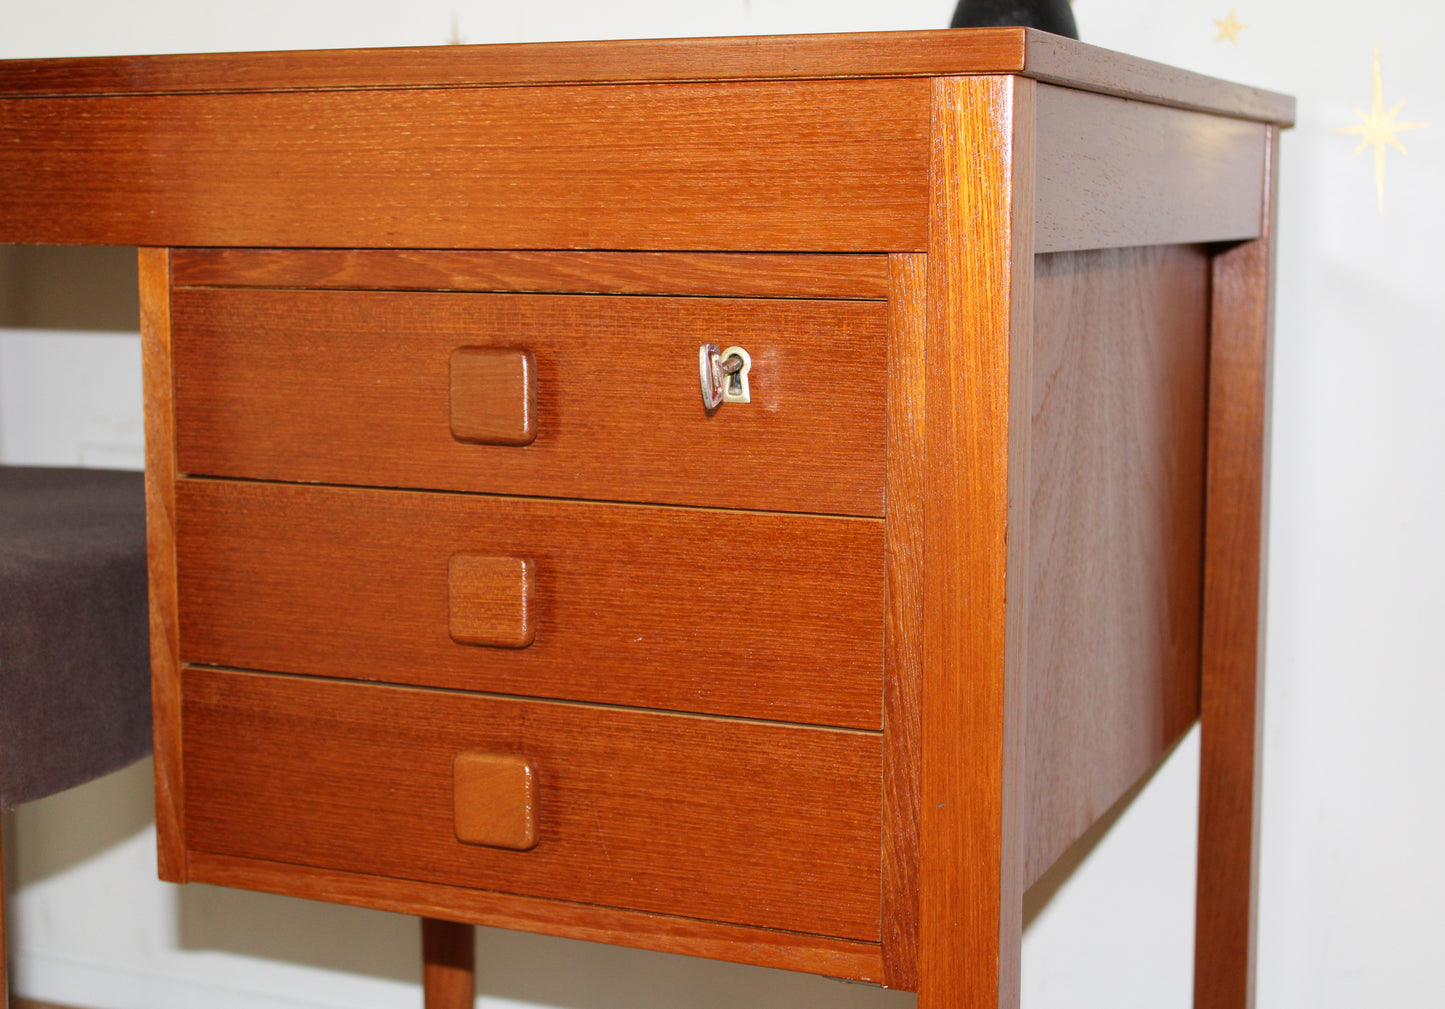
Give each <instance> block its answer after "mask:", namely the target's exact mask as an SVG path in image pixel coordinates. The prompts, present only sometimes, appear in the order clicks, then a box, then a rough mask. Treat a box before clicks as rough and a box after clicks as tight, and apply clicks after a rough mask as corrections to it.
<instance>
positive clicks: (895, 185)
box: [0, 80, 928, 252]
mask: <svg viewBox="0 0 1445 1009" xmlns="http://www.w3.org/2000/svg"><path fill="white" fill-rule="evenodd" d="M927 174H928V82H927V81H926V80H857V81H802V82H781V83H771V82H745V83H734V84H728V85H718V84H676V85H666V86H649V85H611V86H592V87H544V88H495V89H436V90H412V91H364V92H363V91H333V92H277V93H263V94H231V95H207V94H200V95H144V96H115V97H73V98H34V99H25V100H17V101H7V102H0V178H4V179H5V180H6V186H5V187H4V191H3V192H0V240H3V241H8V242H34V243H52V244H68V243H75V244H93V245H106V244H128V245H168V246H179V245H194V246H290V247H298V246H299V247H312V248H319V247H328V248H400V247H412V248H435V249H447V248H482V249H485V248H496V249H536V248H550V249H660V250H675V249H686V250H736V249H748V250H754V251H794V250H811V251H818V252H842V251H918V250H921V249H922V248H923V247H924V245H925V244H926V241H927V220H926V218H927V210H928V196H927Z"/></svg>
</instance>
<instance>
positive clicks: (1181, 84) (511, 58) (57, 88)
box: [0, 28, 1295, 126]
mask: <svg viewBox="0 0 1445 1009" xmlns="http://www.w3.org/2000/svg"><path fill="white" fill-rule="evenodd" d="M975 74H1020V75H1022V76H1025V77H1031V78H1033V79H1035V80H1040V81H1046V82H1049V83H1054V84H1063V85H1065V86H1068V87H1074V88H1079V89H1081V90H1085V91H1097V92H1101V93H1104V94H1112V95H1119V96H1123V97H1127V98H1138V99H1142V100H1145V101H1149V102H1153V103H1155V104H1164V105H1174V106H1178V107H1180V108H1191V109H1199V110H1202V111H1208V112H1217V113H1220V114H1223V115H1227V116H1232V117H1236V118H1242V119H1255V120H1258V121H1260V122H1267V123H1274V124H1277V125H1280V126H1289V125H1292V124H1293V122H1294V108H1295V103H1294V99H1293V98H1291V97H1289V96H1287V95H1281V94H1276V93H1274V92H1270V91H1263V90H1260V89H1258V88H1251V87H1245V86H1243V85H1239V84H1231V83H1229V82H1227V81H1221V80H1218V79H1216V78H1213V77H1206V76H1204V75H1202V74H1195V73H1190V72H1189V71H1186V70H1179V69H1176V68H1174V67H1170V66H1166V65H1164V64H1162V63H1154V62H1152V61H1150V60H1143V59H1138V58H1136V57H1132V56H1126V55H1123V54H1122V53H1116V52H1112V51H1110V50H1107V49H1101V48H1099V47H1097V46H1090V45H1085V44H1083V43H1081V42H1076V41H1074V40H1072V39H1066V38H1063V37H1061V36H1058V35H1050V34H1048V33H1047V32H1040V31H1035V30H1033V29H1026V28H979V29H967V30H944V31H912V32H868V33H853V34H837V35H776V36H752V37H739V38H697V39H647V40H640V41H588V42H542V43H526V44H512V45H478V46H435V47H430V46H429V47H412V48H395V49H349V50H348V49H337V50H327V51H320V52H261V53H223V54H200V55H191V54H187V55H170V56H120V57H104V58H90V59H49V60H11V61H6V62H0V98H3V97H39V96H47V95H48V96H60V95H139V94H181V93H230V92H244V91H332V90H366V89H407V88H475V87H508V86H519V85H542V84H624V83H657V82H664V81H742V80H804V79H815V80H819V79H829V80H838V79H847V78H879V77H936V76H954V75H975Z"/></svg>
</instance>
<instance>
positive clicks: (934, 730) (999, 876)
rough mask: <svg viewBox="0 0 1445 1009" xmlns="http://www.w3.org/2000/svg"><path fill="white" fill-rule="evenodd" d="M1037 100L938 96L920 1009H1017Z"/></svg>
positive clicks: (1005, 91) (953, 91)
mask: <svg viewBox="0 0 1445 1009" xmlns="http://www.w3.org/2000/svg"><path fill="white" fill-rule="evenodd" d="M1033 91H1034V85H1033V84H1032V83H1031V82H1029V81H1026V80H1023V79H1019V78H1011V77H997V78H963V79H958V80H939V81H937V82H935V85H934V126H933V129H934V144H933V151H934V162H933V168H932V177H933V190H934V203H933V207H932V222H931V234H930V249H929V278H928V338H927V365H926V370H925V376H926V379H925V380H926V383H927V384H926V391H925V396H926V401H927V407H926V420H925V434H926V439H927V451H926V453H925V487H926V494H927V496H926V498H925V503H924V527H923V528H924V556H925V558H926V564H925V565H924V578H923V596H924V642H925V644H924V656H923V694H922V699H923V716H922V734H921V739H922V774H923V778H922V806H921V808H922V831H921V833H922V839H921V848H922V859H921V865H920V880H919V920H920V936H919V965H918V969H919V978H918V983H919V1007H920V1009H951V1007H956V1006H970V1007H984V1006H988V1007H994V1006H998V1007H1000V1009H1016V1007H1017V1006H1018V1003H1019V955H1020V948H1021V944H1022V934H1023V922H1022V915H1023V879H1022V874H1023V823H1022V820H1023V808H1022V805H1023V803H1022V792H1023V740H1024V732H1023V729H1024V726H1023V705H1024V699H1023V695H1022V686H1023V684H1022V682H1021V676H1022V673H1023V670H1024V668H1025V666H1024V661H1025V658H1026V656H1025V655H1024V638H1023V631H1024V628H1025V627H1026V620H1027V602H1028V597H1027V593H1026V592H1023V591H1021V583H1022V582H1023V581H1024V577H1025V572H1026V571H1027V556H1028V555H1027V549H1026V548H1027V518H1028V516H1027V500H1028V482H1027V480H1028V434H1029V412H1028V397H1029V385H1028V379H1029V369H1028V360H1029V340H1030V329H1031V306H1030V291H1031V287H1032V280H1033V248H1032V242H1031V223H1032V220H1033V202H1034V201H1033V189H1032V174H1031V169H1032V164H1033V152H1032V147H1031V141H1032V136H1033V97H1034V96H1033Z"/></svg>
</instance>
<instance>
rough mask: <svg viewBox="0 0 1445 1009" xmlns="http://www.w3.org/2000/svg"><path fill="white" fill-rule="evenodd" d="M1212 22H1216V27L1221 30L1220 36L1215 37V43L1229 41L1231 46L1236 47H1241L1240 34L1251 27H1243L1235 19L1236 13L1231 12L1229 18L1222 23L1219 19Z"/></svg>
mask: <svg viewBox="0 0 1445 1009" xmlns="http://www.w3.org/2000/svg"><path fill="white" fill-rule="evenodd" d="M1212 20H1213V21H1214V27H1216V28H1218V29H1219V34H1218V35H1216V36H1214V41H1215V42H1224V41H1226V40H1228V41H1229V43H1230V44H1231V45H1236V46H1237V45H1239V33H1240V32H1242V31H1244V30H1245V29H1246V28H1248V27H1249V25H1242V24H1240V23H1239V22H1238V21H1236V20H1235V19H1234V11H1230V12H1229V17H1227V18H1225V19H1224V20H1222V21H1221V20H1220V19H1219V18H1213V19H1212Z"/></svg>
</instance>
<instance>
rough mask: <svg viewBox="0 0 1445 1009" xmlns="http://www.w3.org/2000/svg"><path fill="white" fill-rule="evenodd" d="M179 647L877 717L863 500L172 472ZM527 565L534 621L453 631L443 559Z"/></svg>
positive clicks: (553, 690) (518, 687) (197, 653)
mask: <svg viewBox="0 0 1445 1009" xmlns="http://www.w3.org/2000/svg"><path fill="white" fill-rule="evenodd" d="M178 498H179V509H180V515H181V524H180V536H179V539H178V542H177V550H178V556H179V561H180V612H181V625H182V626H183V627H184V628H185V636H184V638H183V639H182V642H181V645H182V656H183V657H184V659H185V660H186V661H188V662H195V663H201V664H207V665H218V666H233V667H239V668H246V669H265V670H270V671H274V672H288V673H307V674H313V675H320V676H342V677H347V678H358V679H373V680H385V681H390V682H406V683H412V684H416V685H421V686H433V687H446V688H452V689H462V690H485V691H495V692H498V693H507V694H522V695H526V696H532V697H554V698H567V699H571V700H584V701H594V702H598V703H608V704H626V705H632V706H637V707H649V708H667V709H670V710H680V711H699V712H707V713H711V714H724V715H737V716H744V717H751V718H766V719H771V720H776V721H789V722H810V723H815V724H824V725H840V726H852V727H857V728H863V729H871V730H877V729H878V728H880V725H881V712H880V707H881V694H882V689H881V687H882V675H883V668H882V667H883V619H884V617H883V608H884V578H883V526H882V523H880V522H876V521H872V520H857V519H832V518H818V517H810V516H802V515H783V514H752V513H745V512H714V511H705V510H701V509H673V508H651V507H624V506H616V505H597V504H586V503H575V502H572V503H569V502H559V501H546V500H535V499H523V498H494V497H473V496H465V495H451V494H448V495H429V494H409V493H400V492H395V491H365V490H352V489H347V488H320V487H297V486H289V485H285V484H247V483H240V482H231V481H197V480H187V481H184V482H183V483H182V484H181V486H180V487H179V488H178ZM477 551H485V552H495V553H501V554H510V555H513V556H519V555H524V556H527V557H529V558H530V559H531V560H532V561H533V562H534V563H535V565H536V585H537V587H536V593H535V603H536V618H535V628H536V631H535V639H534V640H533V641H532V643H531V644H530V645H528V646H527V647H526V648H517V649H511V648H479V647H476V646H474V645H463V644H458V643H456V642H455V641H454V640H452V638H451V636H450V634H449V632H448V626H449V625H448V562H449V560H450V558H451V557H452V555H453V554H455V553H458V552H477Z"/></svg>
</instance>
